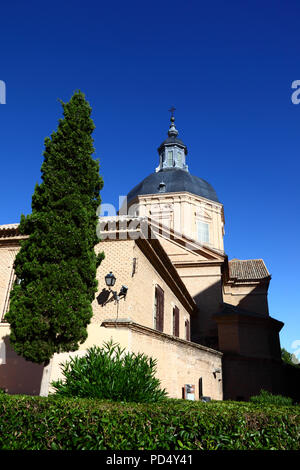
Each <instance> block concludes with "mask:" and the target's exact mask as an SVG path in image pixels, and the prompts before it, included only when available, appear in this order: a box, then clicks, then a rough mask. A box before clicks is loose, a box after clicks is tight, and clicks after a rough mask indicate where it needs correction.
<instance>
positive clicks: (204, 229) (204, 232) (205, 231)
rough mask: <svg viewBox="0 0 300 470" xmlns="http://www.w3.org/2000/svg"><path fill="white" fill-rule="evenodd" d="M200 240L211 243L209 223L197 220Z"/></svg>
mask: <svg viewBox="0 0 300 470" xmlns="http://www.w3.org/2000/svg"><path fill="white" fill-rule="evenodd" d="M197 231H198V233H197V236H198V241H199V242H203V243H209V225H208V224H207V223H205V222H201V221H200V220H198V221H197Z"/></svg>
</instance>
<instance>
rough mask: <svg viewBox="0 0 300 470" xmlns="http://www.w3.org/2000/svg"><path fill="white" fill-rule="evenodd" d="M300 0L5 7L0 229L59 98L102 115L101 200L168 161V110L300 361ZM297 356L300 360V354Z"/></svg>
mask: <svg viewBox="0 0 300 470" xmlns="http://www.w3.org/2000/svg"><path fill="white" fill-rule="evenodd" d="M299 14H300V4H299V2H297V1H292V0H291V1H290V0H288V1H276V0H272V1H271V0H264V1H263V2H262V1H257V0H252V1H248V0H246V1H244V2H241V1H230V0H229V1H220V0H216V1H215V2H203V1H199V0H198V1H196V0H193V1H191V0H186V1H184V2H183V1H178V0H174V1H173V2H167V1H164V0H160V1H156V0H153V1H151V2H141V1H127V2H124V1H119V0H118V1H112V2H103V1H90V0H86V1H85V2H82V1H80V2H78V1H68V0H66V1H64V2H62V1H60V2H58V1H56V0H54V1H52V2H44V3H41V2H36V1H28V2H23V1H22V2H21V1H12V2H10V3H9V2H5V4H2V5H1V28H0V41H1V42H0V47H1V61H0V80H3V81H4V82H5V83H6V92H7V95H6V104H5V105H0V126H1V127H0V157H1V185H0V201H1V209H0V224H5V223H14V222H19V219H20V214H21V213H24V214H27V213H29V212H30V211H31V196H32V193H33V190H34V186H35V183H36V182H38V181H40V167H41V164H42V160H43V157H42V153H43V147H44V138H45V137H46V136H49V135H50V134H51V132H52V131H53V130H55V129H56V127H57V120H58V119H59V118H60V117H61V105H60V103H59V102H58V99H62V100H64V101H68V100H69V98H70V97H71V95H72V93H73V91H74V90H76V89H80V90H82V91H83V92H84V93H85V94H86V96H87V99H88V100H89V102H90V104H91V106H92V108H93V119H94V122H95V124H96V130H95V132H94V139H95V148H96V154H95V156H96V157H98V158H99V159H100V163H101V174H102V175H103V178H104V184H105V186H104V189H103V191H102V201H103V202H104V203H111V204H114V205H117V204H118V196H119V195H125V194H127V192H128V191H129V190H130V189H131V188H132V187H133V186H135V185H136V184H137V183H138V182H139V181H140V180H141V179H143V178H144V177H145V176H147V175H148V174H149V173H151V172H153V171H154V169H155V167H156V166H157V163H158V155H157V147H158V146H159V145H160V143H161V142H162V141H163V140H164V139H165V137H166V133H167V130H168V126H169V112H168V109H169V108H170V106H171V105H175V107H176V109H177V110H176V125H177V128H178V130H179V131H180V134H179V137H180V138H181V139H182V140H183V141H184V142H185V144H186V145H187V146H188V150H189V153H188V160H187V163H188V165H189V169H190V171H191V173H193V174H195V175H197V176H199V177H201V178H203V179H205V180H207V181H209V182H210V183H211V184H212V185H213V186H214V188H215V189H216V192H217V194H218V196H219V199H220V201H221V202H222V203H223V204H224V210H225V221H226V225H225V229H226V235H225V249H226V252H227V254H228V256H229V258H241V259H249V258H263V259H264V260H265V263H266V265H267V267H268V269H269V271H270V273H271V274H272V281H271V285H270V290H269V305H270V314H271V315H272V316H273V317H275V318H277V319H280V320H282V321H283V322H284V323H285V326H284V328H283V330H282V332H281V344H282V346H283V347H285V348H286V349H288V350H289V351H291V352H295V350H294V349H292V346H291V345H292V342H293V341H296V340H300V326H299V298H298V292H299V287H300V285H299V261H300V257H299V229H300V222H299V202H300V197H299V195H300V194H299V193H300V190H299V170H300V165H299V141H300V105H295V104H293V103H292V101H291V95H292V92H293V90H292V88H291V84H292V82H293V81H294V80H297V79H298V80H299V79H300V58H299V55H300V48H299V44H300V29H299ZM298 357H299V356H298Z"/></svg>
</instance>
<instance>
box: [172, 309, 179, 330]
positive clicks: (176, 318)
mask: <svg viewBox="0 0 300 470" xmlns="http://www.w3.org/2000/svg"><path fill="white" fill-rule="evenodd" d="M173 336H177V338H179V308H178V307H174V308H173Z"/></svg>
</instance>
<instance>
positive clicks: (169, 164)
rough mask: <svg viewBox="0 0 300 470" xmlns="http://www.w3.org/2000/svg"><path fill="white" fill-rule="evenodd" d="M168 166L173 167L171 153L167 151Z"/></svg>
mask: <svg viewBox="0 0 300 470" xmlns="http://www.w3.org/2000/svg"><path fill="white" fill-rule="evenodd" d="M168 166H173V151H172V150H169V151H168Z"/></svg>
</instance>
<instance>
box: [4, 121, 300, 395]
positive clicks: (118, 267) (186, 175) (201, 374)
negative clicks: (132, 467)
mask: <svg viewBox="0 0 300 470" xmlns="http://www.w3.org/2000/svg"><path fill="white" fill-rule="evenodd" d="M158 154H159V166H158V167H157V168H156V170H155V172H154V173H152V174H150V175H149V176H148V177H146V178H145V179H144V180H143V181H141V182H140V183H139V184H138V185H137V186H136V187H135V188H133V189H132V190H131V191H130V192H129V193H128V195H127V199H126V201H125V204H124V206H123V207H122V208H121V210H120V213H119V215H118V216H117V217H101V218H100V219H99V226H98V232H99V237H100V238H101V240H102V241H101V242H100V243H99V245H97V246H96V251H100V250H101V251H102V250H103V251H104V252H105V259H104V261H103V262H102V264H101V265H100V267H99V268H98V272H97V278H98V293H97V295H96V298H95V300H94V302H93V312H94V315H93V318H92V321H91V323H90V325H89V326H88V333H89V334H88V339H87V341H86V342H85V343H84V344H83V345H81V347H80V350H79V351H78V352H77V353H76V354H84V353H85V351H86V349H87V348H88V347H90V346H92V345H94V344H97V345H101V344H103V341H107V340H109V339H110V338H113V340H114V341H116V342H119V343H120V344H121V345H122V346H123V347H124V348H126V349H127V350H128V351H133V352H144V353H146V354H147V355H149V356H152V357H155V358H156V359H157V361H158V362H157V376H158V378H159V379H160V380H161V383H162V386H163V387H164V388H166V390H167V392H168V394H169V396H171V397H175V398H181V397H183V396H184V390H186V385H187V384H188V385H193V387H194V398H195V399H201V397H203V396H209V397H211V398H212V399H216V400H222V399H239V400H240V399H244V400H247V399H248V398H249V397H250V396H251V395H253V394H256V393H259V391H260V390H261V389H262V388H264V389H267V390H270V391H272V392H273V393H284V394H289V395H291V396H293V395H294V394H295V393H294V389H293V386H292V384H293V380H294V375H293V372H294V371H291V370H290V369H286V368H285V367H284V366H283V364H282V362H281V351H280V341H279V332H280V330H281V328H282V327H283V323H282V322H280V321H278V320H276V319H274V318H272V317H271V316H270V314H269V310H268V298H267V296H268V287H269V283H270V279H271V276H270V274H269V272H268V270H267V267H266V266H265V264H264V261H263V260H262V259H257V260H237V259H234V260H228V257H227V255H226V253H225V251H224V243H223V237H224V224H225V222H224V208H223V205H222V203H221V202H220V201H219V200H218V197H217V194H216V192H215V190H214V189H213V188H212V186H211V185H210V184H209V183H207V182H206V181H204V180H202V179H201V178H198V177H196V176H193V175H191V174H190V172H189V170H188V167H187V164H186V157H187V147H186V145H185V144H184V143H183V142H182V141H181V140H180V139H179V138H178V131H177V129H176V127H175V121H174V117H173V116H172V117H171V124H170V128H169V131H168V137H167V139H166V140H165V141H164V142H163V143H162V144H161V145H160V147H159V148H158ZM21 238H22V237H21V235H20V234H19V233H18V225H7V226H0V320H1V321H0V348H2V355H1V354H0V388H5V389H6V390H7V391H8V392H9V393H29V394H42V395H47V394H48V393H49V391H50V392H51V381H52V380H55V379H57V378H58V377H59V376H60V366H59V364H60V363H61V362H63V361H64V360H66V359H67V358H68V356H69V355H68V354H56V355H54V357H53V359H52V361H51V363H50V365H49V366H47V368H45V369H43V367H42V366H39V365H36V364H31V363H29V362H27V361H24V360H23V359H22V358H20V357H18V356H17V355H16V354H15V353H14V351H13V350H12V349H11V347H10V345H9V325H8V324H7V323H6V322H5V313H6V311H7V309H8V307H9V292H10V290H11V287H12V284H13V282H15V279H14V271H13V261H14V257H15V255H16V253H17V251H18V249H19V242H20V239H21ZM110 272H112V273H113V275H114V276H115V278H116V286H115V287H114V288H113V289H116V290H115V291H114V292H115V294H114V295H113V294H112V292H111V290H109V289H108V288H107V286H106V284H105V276H106V275H107V274H108V273H110ZM122 289H123V290H122ZM118 291H120V292H119V294H121V295H119V297H117V296H118ZM1 345H2V346H1ZM0 352H1V350H0Z"/></svg>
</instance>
